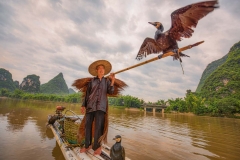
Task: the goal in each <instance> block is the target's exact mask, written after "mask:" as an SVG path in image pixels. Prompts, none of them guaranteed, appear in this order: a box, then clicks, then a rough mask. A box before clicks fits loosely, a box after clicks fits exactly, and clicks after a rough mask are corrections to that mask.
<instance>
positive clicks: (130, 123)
mask: <svg viewBox="0 0 240 160" xmlns="http://www.w3.org/2000/svg"><path fill="white" fill-rule="evenodd" d="M56 105H64V106H65V107H67V109H71V110H73V111H75V112H76V113H78V114H80V104H67V103H64V104H63V103H60V102H58V103H53V102H41V101H22V100H13V99H3V98H0V159H1V160H5V159H6V160H14V159H16V160H30V159H43V160H51V159H56V160H63V159H64V157H63V155H62V153H61V150H60V148H59V146H58V144H57V143H56V141H55V139H54V136H53V134H52V132H51V130H50V129H47V128H46V121H47V115H49V114H53V113H54V110H55V106H56ZM109 120H110V126H109V134H108V143H109V144H108V145H109V146H112V145H113V144H114V141H113V140H112V138H113V137H114V136H115V135H117V134H120V135H121V136H122V145H123V146H124V148H125V151H126V155H127V157H129V158H131V159H132V160H151V159H153V160H154V159H156V160H161V159H162V160H166V159H167V160H185V159H186V160H207V159H213V160H214V159H216V160H218V159H224V160H239V159H240V138H239V136H240V119H230V118H218V117H207V116H193V115H187V114H186V115H181V114H161V113H156V114H155V115H153V114H152V113H144V112H136V111H129V110H124V109H118V108H112V107H110V114H109Z"/></svg>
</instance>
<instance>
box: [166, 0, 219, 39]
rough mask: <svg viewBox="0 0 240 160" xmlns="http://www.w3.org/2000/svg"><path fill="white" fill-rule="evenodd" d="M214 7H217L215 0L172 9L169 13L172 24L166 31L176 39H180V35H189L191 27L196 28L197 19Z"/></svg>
mask: <svg viewBox="0 0 240 160" xmlns="http://www.w3.org/2000/svg"><path fill="white" fill-rule="evenodd" d="M215 8H218V1H217V0H212V1H204V2H199V3H194V4H190V5H188V6H185V7H182V8H180V9H178V10H176V11H174V12H173V13H172V14H171V18H172V26H171V28H170V29H169V31H168V32H169V34H170V36H171V37H172V38H174V39H176V40H178V41H181V37H184V38H189V37H191V36H192V33H193V32H194V31H193V29H191V28H192V27H194V28H196V26H197V23H198V21H199V20H200V19H201V18H203V17H204V16H206V15H207V14H208V13H210V12H212V11H213V10H214V9H215Z"/></svg>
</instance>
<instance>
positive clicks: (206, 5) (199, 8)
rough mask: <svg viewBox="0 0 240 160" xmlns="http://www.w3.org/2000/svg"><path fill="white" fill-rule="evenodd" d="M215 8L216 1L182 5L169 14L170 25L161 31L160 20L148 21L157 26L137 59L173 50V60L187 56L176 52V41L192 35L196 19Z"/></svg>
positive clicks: (141, 48)
mask: <svg viewBox="0 0 240 160" xmlns="http://www.w3.org/2000/svg"><path fill="white" fill-rule="evenodd" d="M215 8H218V1H217V0H211V1H204V2H199V3H194V4H190V5H187V6H185V7H182V8H180V9H178V10H176V11H174V12H172V14H171V19H172V26H171V27H170V29H169V30H168V31H166V32H163V30H164V27H163V24H162V23H160V22H148V23H149V24H152V25H153V26H155V27H156V28H157V31H156V32H155V36H154V39H152V38H146V39H145V40H144V41H143V43H142V45H141V47H140V50H139V52H138V54H137V56H136V59H137V60H141V59H142V58H143V57H144V56H145V57H146V56H147V55H149V54H152V53H160V52H163V54H164V53H167V52H170V51H172V52H175V53H176V54H175V55H173V60H178V59H179V60H180V62H182V60H181V57H185V56H186V57H189V56H188V55H185V54H183V53H181V52H180V53H178V44H177V41H181V38H182V37H183V38H190V37H191V36H192V33H193V32H194V31H193V29H192V28H193V27H194V28H195V27H196V26H197V24H198V21H199V20H200V19H201V18H203V17H204V16H206V15H207V14H208V13H210V12H212V11H213V10H214V9H215Z"/></svg>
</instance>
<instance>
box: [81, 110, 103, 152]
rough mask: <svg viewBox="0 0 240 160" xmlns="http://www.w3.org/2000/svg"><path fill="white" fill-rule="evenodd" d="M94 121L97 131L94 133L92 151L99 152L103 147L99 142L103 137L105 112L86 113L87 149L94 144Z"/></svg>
mask: <svg viewBox="0 0 240 160" xmlns="http://www.w3.org/2000/svg"><path fill="white" fill-rule="evenodd" d="M93 120H95V131H94V142H93V146H92V149H93V150H97V149H98V148H99V147H100V146H101V144H100V143H99V142H98V140H99V138H100V137H101V136H102V135H103V130H104V122H105V112H103V111H100V110H98V111H94V112H89V113H86V124H85V148H88V147H89V146H90V145H91V144H92V125H93Z"/></svg>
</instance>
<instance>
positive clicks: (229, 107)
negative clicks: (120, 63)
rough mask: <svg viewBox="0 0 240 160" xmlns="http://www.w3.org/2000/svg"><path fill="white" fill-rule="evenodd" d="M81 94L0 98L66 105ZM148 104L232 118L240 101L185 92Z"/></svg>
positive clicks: (114, 102)
mask: <svg viewBox="0 0 240 160" xmlns="http://www.w3.org/2000/svg"><path fill="white" fill-rule="evenodd" d="M81 95H82V93H80V92H79V93H73V94H66V95H56V94H43V93H28V92H24V91H22V90H19V89H16V90H14V91H13V92H10V91H9V90H7V89H1V90H0V96H1V97H9V98H17V99H23V100H41V101H54V102H67V103H81ZM108 101H109V105H110V106H115V107H121V108H122V107H126V108H139V109H141V106H142V105H143V104H144V103H146V102H144V100H143V99H139V98H137V97H133V96H130V95H120V96H118V97H109V98H108ZM147 103H148V104H157V105H167V106H168V107H167V108H166V109H165V112H167V113H171V112H181V113H186V112H192V113H194V114H196V115H210V116H227V117H234V115H235V114H237V113H240V100H239V99H236V98H234V97H228V98H222V99H217V98H208V99H207V98H205V97H204V96H202V95H201V94H199V93H194V92H191V91H190V90H187V93H186V96H185V97H184V98H176V99H168V100H166V101H165V100H158V101H157V102H147Z"/></svg>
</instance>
